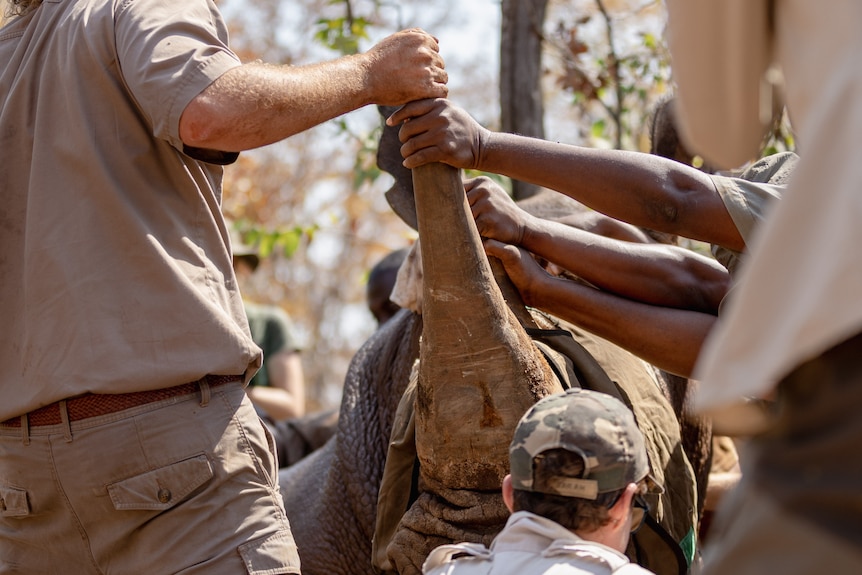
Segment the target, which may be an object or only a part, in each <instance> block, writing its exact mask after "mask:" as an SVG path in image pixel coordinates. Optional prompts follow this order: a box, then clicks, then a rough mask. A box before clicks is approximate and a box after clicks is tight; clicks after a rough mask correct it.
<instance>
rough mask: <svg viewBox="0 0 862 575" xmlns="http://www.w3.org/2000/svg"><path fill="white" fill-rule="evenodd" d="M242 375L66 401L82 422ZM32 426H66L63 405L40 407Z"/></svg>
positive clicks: (31, 416)
mask: <svg viewBox="0 0 862 575" xmlns="http://www.w3.org/2000/svg"><path fill="white" fill-rule="evenodd" d="M241 380H242V376H241V375H205V376H204V377H202V378H200V379H199V380H197V381H193V382H191V383H183V384H180V385H175V386H174V387H167V388H164V389H154V390H151V391H134V392H132V393H88V394H85V395H79V396H77V397H71V398H69V399H67V400H66V412H67V413H68V414H69V421H70V422H71V421H78V420H81V419H87V418H88V417H98V416H99V415H105V414H108V413H114V412H116V411H122V410H124V409H129V408H130V407H137V406H139V405H146V404H147V403H153V402H155V401H162V400H164V399H170V398H171V397H178V396H180V395H188V394H191V393H197V391H198V390H199V389H200V386H201V384H202V383H207V384H209V386H210V387H216V386H219V385H223V384H225V383H231V382H234V381H241ZM27 420H28V425H30V427H36V426H39V425H57V424H59V423H62V422H63V419H62V416H61V415H60V402H59V401H58V402H55V403H52V404H50V405H46V406H45V407H40V408H39V409H35V410H33V411H31V412H30V413H28V414H27ZM0 426H2V427H21V417H20V416H18V417H12V418H10V419H7V420H6V421H3V422H0Z"/></svg>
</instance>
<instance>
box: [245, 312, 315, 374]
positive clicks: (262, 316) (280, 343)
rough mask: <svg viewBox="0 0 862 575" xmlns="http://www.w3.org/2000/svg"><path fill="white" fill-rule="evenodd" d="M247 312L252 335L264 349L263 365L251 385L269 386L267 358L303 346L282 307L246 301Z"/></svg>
mask: <svg viewBox="0 0 862 575" xmlns="http://www.w3.org/2000/svg"><path fill="white" fill-rule="evenodd" d="M245 313H246V315H247V316H248V325H249V328H250V329H251V337H252V339H254V341H255V343H256V344H257V345H258V346H260V348H261V349H262V350H263V366H262V367H261V368H260V370H258V372H257V373H256V374H254V377H253V378H252V379H251V381H250V382H249V385H263V386H269V385H270V382H269V372H268V371H267V369H266V360H267V358H270V357H274V356H275V355H276V354H277V353H280V352H282V351H288V352H298V351H300V350H301V349H302V346H301V345H300V344H299V340H298V339H297V338H296V336H295V329H294V327H293V323H292V322H291V321H290V316H288V315H287V312H285V311H284V310H283V309H281V308H280V307H278V306H275V305H263V304H257V303H253V302H249V301H246V302H245Z"/></svg>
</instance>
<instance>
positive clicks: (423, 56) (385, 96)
mask: <svg viewBox="0 0 862 575" xmlns="http://www.w3.org/2000/svg"><path fill="white" fill-rule="evenodd" d="M361 57H363V58H365V60H366V62H367V67H366V70H367V71H366V82H367V84H368V86H369V92H370V95H371V103H374V104H378V105H382V106H400V105H402V104H404V103H406V102H410V101H412V100H421V99H423V98H445V97H446V95H447V94H448V93H449V89H448V88H447V87H446V82H447V81H448V80H449V76H448V74H447V73H446V70H445V66H444V63H443V57H442V56H441V55H440V47H439V45H438V43H437V38H435V37H433V36H431V35H430V34H428V33H427V32H425V31H424V30H421V29H419V28H413V29H411V30H402V31H401V32H397V33H395V34H392V35H391V36H387V37H386V38H384V39H383V40H381V41H380V42H378V43H377V44H375V45H374V46H373V47H372V48H371V49H370V50H368V52H366V53H365V54H362V55H361Z"/></svg>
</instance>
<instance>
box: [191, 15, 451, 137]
mask: <svg viewBox="0 0 862 575" xmlns="http://www.w3.org/2000/svg"><path fill="white" fill-rule="evenodd" d="M446 81H447V77H446V72H445V70H444V68H443V60H442V58H441V57H440V54H439V52H438V46H437V41H436V39H434V38H433V37H431V36H430V35H428V34H426V33H425V32H422V31H419V30H408V31H404V32H399V33H398V34H393V35H392V36H390V37H388V38H386V39H384V40H383V41H381V42H380V43H379V44H377V45H376V46H374V47H373V48H372V49H371V50H369V51H368V52H366V53H364V54H356V55H351V56H344V57H342V58H338V59H335V60H332V61H329V62H323V63H319V64H312V65H307V66H275V65H267V64H261V63H251V64H245V65H242V66H239V67H236V68H233V69H231V70H229V71H228V72H226V73H225V74H223V75H222V76H221V77H220V78H218V79H217V80H216V81H215V82H213V83H212V84H211V85H210V86H209V87H207V88H206V89H205V90H204V91H203V92H201V93H200V94H199V95H198V96H197V97H196V98H194V99H193V100H192V101H191V102H190V103H189V104H188V106H187V107H186V108H185V110H184V112H183V114H182V116H181V118H180V128H179V130H180V138H181V139H182V141H183V143H184V144H186V145H187V146H190V147H195V148H205V149H213V150H220V151H225V152H237V151H242V150H248V149H252V148H257V147H259V146H264V145H267V144H271V143H273V142H277V141H279V140H282V139H284V138H287V137H289V136H292V135H293V134H297V133H299V132H302V131H304V130H306V129H308V128H311V127H312V126H316V125H318V124H320V123H322V122H325V121H327V120H330V119H332V118H336V117H338V116H340V115H342V114H345V113H347V112H350V111H352V110H355V109H357V108H360V107H362V106H365V105H367V104H372V103H373V104H383V105H400V104H403V103H404V102H407V101H410V100H414V99H417V98H427V97H445V95H446V93H447V88H446V85H445V84H446Z"/></svg>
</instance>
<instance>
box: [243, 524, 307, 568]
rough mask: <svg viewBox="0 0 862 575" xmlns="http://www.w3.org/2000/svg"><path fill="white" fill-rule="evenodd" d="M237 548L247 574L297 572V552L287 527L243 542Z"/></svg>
mask: <svg viewBox="0 0 862 575" xmlns="http://www.w3.org/2000/svg"><path fill="white" fill-rule="evenodd" d="M238 550H239V554H240V557H242V560H243V561H244V562H245V568H246V570H247V571H248V572H249V575H272V574H275V573H299V553H298V552H297V550H296V543H295V542H294V540H293V534H292V533H291V532H290V530H289V529H286V530H283V531H279V532H277V533H273V534H272V535H267V536H266V537H261V538H259V539H255V540H254V541H249V542H248V543H243V544H242V545H240V546H239V547H238Z"/></svg>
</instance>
